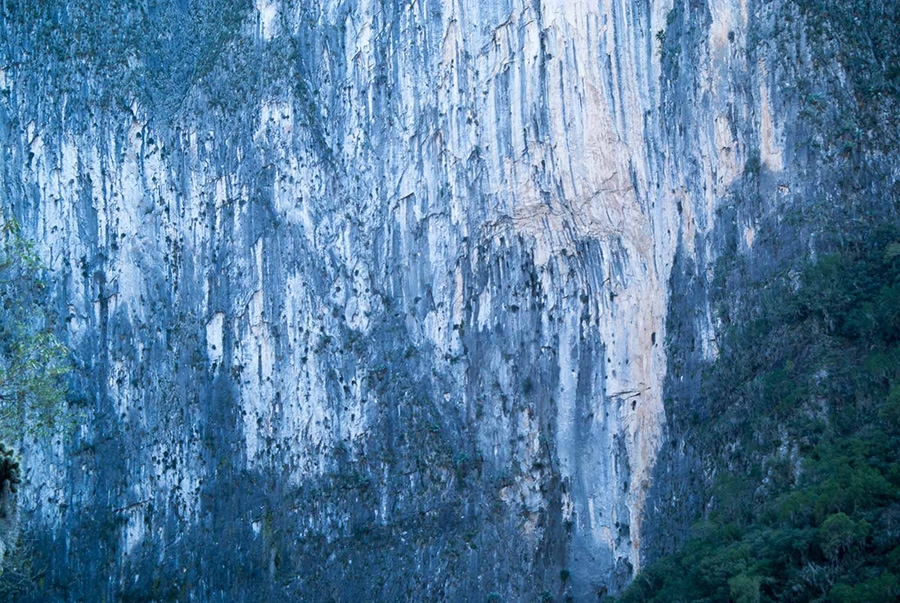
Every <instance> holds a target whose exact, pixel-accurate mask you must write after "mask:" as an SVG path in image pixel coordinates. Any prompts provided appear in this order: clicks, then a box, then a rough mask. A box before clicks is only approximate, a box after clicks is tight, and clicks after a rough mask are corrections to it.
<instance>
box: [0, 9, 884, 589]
mask: <svg viewBox="0 0 900 603" xmlns="http://www.w3.org/2000/svg"><path fill="white" fill-rule="evenodd" d="M2 6H3V8H2V17H0V40H2V44H0V140H2V141H3V149H2V151H0V153H2V155H0V157H2V161H0V196H2V199H3V202H4V203H5V204H8V205H9V206H10V207H11V208H12V209H13V211H14V213H15V214H16V215H17V216H18V217H19V219H20V221H21V222H22V223H23V224H24V225H25V226H26V228H27V230H28V232H29V233H30V234H31V235H32V236H33V237H34V238H35V239H36V240H37V241H38V245H39V248H40V250H41V254H42V257H44V258H45V260H46V262H47V263H48V264H49V266H50V267H51V268H52V269H53V280H54V284H55V285H54V291H55V298H54V299H55V300H56V301H55V303H56V307H57V308H58V311H59V314H60V316H61V325H63V327H62V328H64V330H65V333H66V335H67V337H68V340H69V341H70V342H71V344H72V346H73V348H74V350H75V356H76V360H77V362H78V364H79V370H78V379H77V382H76V384H75V385H74V387H73V391H74V392H76V393H77V394H78V395H77V396H73V400H72V403H73V405H75V406H77V407H78V408H79V409H80V410H81V411H82V412H83V416H84V420H83V422H82V424H81V426H80V428H79V429H77V430H76V433H75V434H74V437H72V438H70V440H69V441H65V440H63V439H62V438H60V439H59V440H58V441H54V443H53V444H52V445H51V446H29V449H28V456H27V461H26V462H27V469H26V476H27V481H28V483H27V485H26V487H23V492H24V493H23V495H22V496H23V500H22V501H21V504H22V507H23V512H24V517H25V519H26V521H27V525H28V526H29V530H30V532H31V533H32V534H34V535H35V545H34V546H35V550H36V551H37V556H38V559H39V561H40V562H41V563H43V564H44V566H45V567H46V575H45V578H44V581H43V588H44V591H43V592H42V593H41V594H40V598H41V600H73V601H74V600H82V599H84V600H91V601H113V600H122V601H124V600H179V601H182V600H193V601H258V600H272V601H277V600H298V599H300V600H330V599H335V600H346V601H360V600H366V599H370V600H403V599H414V600H438V599H449V600H484V599H486V598H491V593H494V594H496V595H497V596H499V598H500V599H502V600H536V599H540V598H541V597H542V596H544V597H554V598H556V597H559V598H562V597H566V596H571V597H573V598H574V599H576V600H596V598H597V596H598V595H602V594H603V593H607V592H616V591H617V590H618V589H620V588H621V587H622V586H623V585H624V584H626V583H627V581H628V580H629V579H630V577H631V576H632V575H633V573H634V572H635V571H636V570H638V569H639V568H640V566H641V563H642V560H644V559H646V558H648V557H652V556H653V555H654V554H656V552H658V551H661V550H663V549H665V548H666V547H667V546H670V545H671V543H673V542H677V540H678V538H679V537H680V535H681V534H683V529H682V528H683V526H682V522H684V521H686V519H684V517H686V514H689V510H690V509H693V508H695V507H696V504H694V503H680V502H678V501H677V499H678V492H677V491H678V489H679V488H681V489H684V488H685V484H688V483H689V482H690V480H689V478H688V477H687V476H688V475H689V467H690V466H691V464H690V462H688V461H687V460H685V459H686V458H687V457H688V456H690V455H689V454H688V453H687V452H685V451H684V450H681V451H680V452H679V451H678V450H677V446H678V440H677V433H676V431H673V429H670V428H668V427H667V409H666V408H664V404H663V399H664V395H663V391H664V388H669V389H670V390H671V391H673V392H675V393H678V392H679V391H680V390H679V387H680V388H681V390H684V391H681V393H680V394H679V395H682V397H686V398H685V399H688V398H689V397H690V396H689V394H690V391H689V390H690V388H689V386H687V385H679V384H680V383H682V381H683V379H684V376H683V374H681V373H679V374H674V375H669V376H668V377H667V367H671V366H675V365H673V364H672V362H671V357H675V356H677V357H678V358H681V357H682V356H684V357H686V358H688V359H689V360H690V362H693V363H694V364H695V365H697V366H699V365H701V364H702V363H703V362H704V361H705V360H709V359H710V358H714V357H715V354H716V339H715V334H716V329H717V325H716V318H715V313H714V312H713V311H712V309H711V305H710V300H711V299H712V295H711V293H710V285H709V283H710V282H711V280H712V272H713V262H714V261H715V259H716V257H718V256H719V255H720V253H721V250H722V249H725V248H726V247H727V243H728V241H731V244H732V245H733V246H735V250H736V251H735V253H744V254H750V253H753V249H754V248H755V246H757V245H759V244H760V243H759V241H760V240H769V237H774V238H775V239H779V238H783V239H791V240H793V239H792V238H791V236H790V235H789V231H788V230H786V229H784V228H781V229H780V230H777V232H776V231H768V230H767V229H768V228H769V227H770V226H771V223H772V219H773V216H786V215H787V214H785V213H784V212H783V208H785V207H794V206H798V207H799V206H800V205H798V204H801V202H800V201H799V200H798V198H799V196H800V194H801V192H804V191H807V190H808V189H809V187H813V186H818V185H819V184H818V183H819V181H818V180H816V178H817V177H814V176H811V175H810V173H809V172H810V170H811V169H812V168H810V167H809V166H810V165H811V164H814V163H815V162H817V161H818V163H815V165H818V166H820V167H821V165H824V163H823V162H822V161H820V160H819V159H817V158H815V157H813V158H812V159H809V158H808V157H807V156H806V155H804V153H805V151H803V150H799V151H798V150H796V149H797V148H798V147H797V145H796V144H795V143H796V139H797V138H798V137H800V136H802V135H803V134H802V132H800V131H798V129H799V128H801V126H796V127H794V126H792V123H793V122H795V121H796V120H795V117H796V114H797V112H798V110H799V109H798V107H797V106H796V103H794V97H793V96H791V94H794V93H793V92H790V90H788V92H790V94H788V93H787V92H785V93H784V95H782V96H779V95H780V94H781V92H780V91H781V90H782V89H783V88H784V86H785V84H784V82H785V81H793V80H792V78H793V79H796V74H795V73H787V72H786V71H785V69H786V67H785V65H790V64H792V62H796V66H795V67H794V68H795V69H796V70H797V72H802V71H803V69H804V67H803V61H808V60H809V51H808V50H807V49H806V42H805V38H803V36H802V35H800V34H797V36H798V37H797V39H796V40H794V42H793V45H792V46H791V47H790V48H791V52H793V53H794V54H791V55H790V56H789V57H785V56H783V53H782V52H781V51H780V50H778V49H776V48H774V47H773V48H769V47H767V46H765V44H763V43H762V42H760V41H759V39H758V37H755V38H754V36H759V35H760V32H763V33H765V32H767V31H769V29H766V28H771V27H772V24H773V23H774V22H775V21H776V20H777V19H776V16H777V15H779V14H780V13H778V11H779V10H780V11H787V12H788V13H790V14H792V15H794V16H795V18H796V27H797V28H798V31H802V30H803V27H805V21H804V17H803V15H802V14H801V13H800V10H799V9H798V8H797V7H795V6H794V5H792V4H790V3H787V2H780V3H779V2H776V3H774V4H773V3H762V2H759V1H756V0H709V3H708V4H706V3H703V2H701V3H694V2H691V3H676V4H675V5H673V4H672V3H671V2H666V1H662V2H657V1H655V0H644V1H642V0H612V1H608V0H603V1H593V2H589V1H586V0H545V1H540V0H528V1H526V2H519V1H516V0H507V1H500V0H488V1H485V0H478V1H476V0H412V1H409V0H382V1H380V2H376V1H374V0H334V1H330V0H318V1H312V2H299V1H298V2H288V1H277V0H271V1H269V0H257V1H256V2H255V3H254V4H251V3H249V2H233V1H232V0H227V1H226V0H221V1H220V0H181V1H177V2H173V3H157V2H153V1H144V2H142V1H128V2H126V1H124V0H122V1H116V0H103V1H100V2H97V1H96V0H92V1H91V2H87V1H84V0H54V1H47V2H17V3H13V2H10V1H7V2H5V3H4V4H3V5H2ZM784 35H786V34H784ZM790 35H794V34H790ZM773 39H774V38H773ZM804 53H805V54H804ZM832 63H834V61H832ZM829 68H830V67H829ZM834 69H836V70H837V71H835V73H840V72H841V69H842V67H841V66H840V65H838V66H837V67H834ZM785 95H786V96H785ZM804 158H805V159H804ZM798 161H799V163H795V162H798ZM821 169H825V168H821ZM894 170H895V171H894V172H893V173H892V178H893V179H896V176H897V174H896V168H894ZM748 183H749V184H748ZM748 186H753V187H754V189H753V190H754V191H755V192H754V195H747V194H743V193H741V192H740V191H744V190H745V188H746V187H748ZM804 187H807V188H804ZM735 191H738V192H735ZM748 199H749V200H748ZM736 200H739V201H740V203H737V201H736ZM723 207H724V208H726V213H725V214H724V215H725V216H726V220H727V222H726V225H725V226H724V227H722V226H721V225H720V224H719V223H718V222H717V220H721V219H722V218H721V216H722V215H723V214H722V208H723ZM717 212H718V213H717ZM717 216H718V217H717ZM766 220H768V221H766ZM775 221H776V222H777V221H778V219H776V220H775ZM727 233H732V234H727ZM733 233H739V235H740V236H739V237H738V238H737V239H736V238H735V236H733ZM798 240H806V239H802V237H801V238H800V239H798ZM735 241H736V242H735ZM673 266H677V270H676V271H675V273H674V274H673ZM673 311H674V312H676V315H677V317H679V320H680V322H678V321H676V322H675V323H672V322H671V321H669V323H670V324H677V325H678V335H679V336H680V337H681V338H680V339H679V338H675V339H674V340H673V337H672V334H669V335H667V316H671V315H672V313H673ZM63 321H64V322H63ZM685 334H687V335H685ZM685 337H687V339H689V340H690V341H687V340H686V339H685ZM667 339H668V340H669V341H670V342H672V341H673V342H674V343H671V345H670V346H669V347H670V348H671V349H674V350H675V351H676V352H678V354H681V356H678V354H675V356H672V355H671V354H670V355H669V356H667V353H666V349H667V346H666V342H667ZM686 341H687V342H686ZM676 368H678V369H679V371H680V370H681V369H682V368H683V366H681V365H678V366H677V367H676ZM685 374H690V373H689V371H686V373H685ZM667 379H668V380H667ZM688 381H690V379H688ZM669 410H670V411H671V409H669ZM669 415H670V419H671V412H669ZM669 441H671V442H672V443H674V445H675V447H676V449H673V448H672V446H671V445H670V444H669ZM663 448H664V450H665V452H664V453H663V457H660V454H661V449H663ZM658 458H664V461H662V462H660V463H658V462H657V459H658ZM666 480H668V481H666ZM645 517H649V518H651V520H652V521H651V524H645V522H644V521H643V519H644V518H645ZM668 518H674V519H672V521H671V522H669V519H668ZM679 518H681V519H679ZM667 522H668V523H667ZM651 528H652V529H651Z"/></svg>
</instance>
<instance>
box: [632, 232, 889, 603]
mask: <svg viewBox="0 0 900 603" xmlns="http://www.w3.org/2000/svg"><path fill="white" fill-rule="evenodd" d="M898 241H900V235H898V234H897V233H896V232H890V231H886V232H879V233H873V234H872V235H871V236H870V237H868V239H867V240H866V241H865V242H863V243H859V244H857V245H856V246H854V247H852V248H849V249H845V250H844V251H842V252H841V253H837V254H835V255H830V256H826V257H819V258H817V259H816V260H815V261H811V262H810V263H809V264H808V265H806V266H804V267H801V268H799V269H797V270H795V271H792V272H791V273H789V274H785V275H783V277H782V278H780V279H777V280H776V282H772V283H769V284H768V285H767V287H766V288H765V290H764V292H763V293H762V295H761V301H760V302H759V304H758V306H759V307H758V308H757V310H758V312H757V314H756V316H755V318H754V319H753V320H751V321H748V322H744V323H743V324H741V325H740V326H737V327H734V328H732V329H731V330H730V332H728V333H727V336H726V337H725V341H724V342H723V344H722V350H721V353H720V356H719V358H718V359H717V361H716V362H715V363H714V365H713V366H711V367H710V370H709V372H708V373H707V374H706V375H705V376H704V386H703V390H704V396H703V400H702V402H701V403H700V404H699V405H698V407H697V409H696V411H695V413H694V416H693V419H692V420H693V422H694V423H695V428H694V430H693V431H692V433H693V434H694V435H692V436H691V437H692V438H693V439H694V440H695V441H694V443H695V445H696V446H697V449H698V450H703V451H705V452H706V458H705V459H704V460H705V468H706V470H707V471H708V472H709V475H710V476H712V478H711V479H712V484H713V489H712V493H713V496H712V497H711V501H710V504H709V506H708V507H707V509H706V512H705V514H704V515H705V517H704V518H703V520H702V521H700V522H699V523H697V524H696V525H695V526H694V528H693V530H692V533H691V535H690V537H689V539H688V541H687V542H686V544H685V546H684V547H683V548H682V549H681V550H680V552H678V553H676V554H674V555H670V556H668V557H665V558H662V559H660V560H659V561H657V562H656V563H655V564H653V565H652V566H650V567H649V568H647V569H646V570H645V571H644V572H643V573H641V574H640V575H639V576H638V577H637V578H636V580H635V581H634V582H633V584H632V585H631V587H630V588H629V589H628V590H627V592H626V593H624V595H623V596H622V598H621V601H623V602H629V603H631V602H639V601H658V602H663V601H665V602H678V601H710V602H713V601H723V602H727V601H735V602H739V603H748V602H755V601H834V602H847V603H849V602H868V603H877V602H880V601H884V602H888V601H897V600H900V243H898Z"/></svg>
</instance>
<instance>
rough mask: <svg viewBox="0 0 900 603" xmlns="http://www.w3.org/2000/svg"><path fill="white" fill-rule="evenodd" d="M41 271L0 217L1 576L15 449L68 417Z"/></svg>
mask: <svg viewBox="0 0 900 603" xmlns="http://www.w3.org/2000/svg"><path fill="white" fill-rule="evenodd" d="M43 270H44V267H43V266H42V264H41V262H40V261H39V259H38V257H37V255H36V254H35V252H34V249H33V246H32V244H31V242H30V241H27V240H26V239H25V238H24V237H23V236H22V234H21V231H20V228H19V225H18V224H17V223H16V222H15V220H12V219H7V218H5V217H4V216H3V215H2V214H0V575H2V574H3V572H4V570H5V569H13V568H11V567H10V563H9V562H10V558H11V557H15V555H16V552H17V547H18V542H19V529H18V513H17V506H16V492H17V490H18V485H19V483H20V461H19V458H18V456H17V454H16V453H15V448H14V447H15V446H16V445H18V444H21V442H22V441H23V440H24V438H25V437H28V436H31V437H35V436H36V437H42V436H43V437H47V436H48V434H49V433H50V430H52V429H53V427H54V425H55V424H57V423H58V422H59V420H60V419H61V418H62V417H63V416H65V415H67V412H66V403H65V393H66V391H65V385H64V382H63V377H64V376H65V375H66V374H67V373H68V372H69V366H70V365H69V352H68V350H67V349H66V347H65V346H64V345H63V344H62V343H60V342H59V341H58V340H57V339H56V337H55V336H54V335H53V333H52V331H51V330H50V327H49V324H48V323H49V321H48V318H47V313H46V311H45V304H46V302H45V299H46V286H45V284H44V282H43V281H42V280H41V278H40V275H41V272H42V271H43ZM9 577H10V576H4V578H9Z"/></svg>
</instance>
